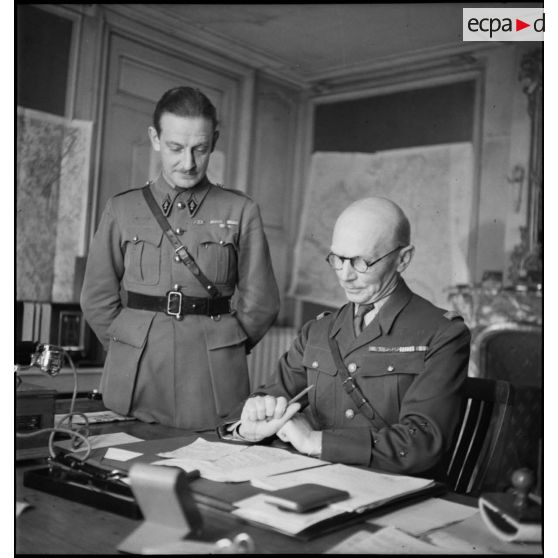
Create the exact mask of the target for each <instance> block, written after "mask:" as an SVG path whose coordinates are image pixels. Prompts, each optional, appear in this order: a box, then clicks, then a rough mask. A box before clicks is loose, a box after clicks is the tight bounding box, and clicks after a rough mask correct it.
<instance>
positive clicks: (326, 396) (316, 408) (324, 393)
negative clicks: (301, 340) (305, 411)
mask: <svg viewBox="0 0 558 558" xmlns="http://www.w3.org/2000/svg"><path fill="white" fill-rule="evenodd" d="M302 364H303V366H304V367H305V368H306V373H307V377H308V385H312V384H313V385H314V389H312V390H310V393H309V394H308V401H309V402H310V408H311V411H312V415H313V418H314V420H316V421H317V423H318V425H319V426H320V427H321V428H326V427H331V426H333V425H334V424H335V421H336V412H337V404H338V399H339V395H338V392H339V388H340V386H341V380H340V379H339V378H336V376H337V368H336V366H335V363H334V362H333V359H332V358H331V354H330V352H329V351H328V350H325V349H322V348H321V347H315V346H312V345H307V346H306V350H305V351H304V355H303V357H302Z"/></svg>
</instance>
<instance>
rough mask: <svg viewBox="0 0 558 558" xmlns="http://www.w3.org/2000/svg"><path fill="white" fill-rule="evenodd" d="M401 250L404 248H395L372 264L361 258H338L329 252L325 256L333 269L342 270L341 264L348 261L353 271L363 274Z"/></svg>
mask: <svg viewBox="0 0 558 558" xmlns="http://www.w3.org/2000/svg"><path fill="white" fill-rule="evenodd" d="M401 248H404V246H397V248H394V249H393V250H391V251H390V252H388V253H387V254H384V255H383V256H382V257H381V258H378V259H377V260H374V261H373V262H369V261H368V260H366V259H365V258H363V257H362V256H353V257H352V258H344V257H343V256H338V255H337V254H334V253H333V252H330V253H329V254H328V255H327V256H326V261H327V263H328V264H329V265H330V266H331V267H332V268H333V269H337V270H340V269H342V268H343V262H344V261H345V260H349V262H350V264H351V267H352V268H353V269H354V270H355V271H358V272H359V273H364V272H365V271H367V270H368V268H369V267H372V266H373V265H374V264H377V263H378V262H379V261H381V260H383V259H384V258H387V257H388V256H389V255H390V254H393V253H394V252H396V251H397V250H401Z"/></svg>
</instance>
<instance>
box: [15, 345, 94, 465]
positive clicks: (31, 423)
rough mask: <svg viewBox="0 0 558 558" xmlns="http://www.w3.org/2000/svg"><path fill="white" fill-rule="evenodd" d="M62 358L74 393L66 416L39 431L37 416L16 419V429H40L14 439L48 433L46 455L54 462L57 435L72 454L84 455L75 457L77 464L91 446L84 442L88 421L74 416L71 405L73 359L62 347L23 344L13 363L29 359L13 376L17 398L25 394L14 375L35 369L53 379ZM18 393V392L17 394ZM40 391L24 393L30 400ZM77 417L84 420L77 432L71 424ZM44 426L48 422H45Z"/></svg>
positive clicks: (21, 416) (84, 457)
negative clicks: (63, 436) (63, 437)
mask: <svg viewBox="0 0 558 558" xmlns="http://www.w3.org/2000/svg"><path fill="white" fill-rule="evenodd" d="M64 358H66V359H67V361H68V363H69V365H70V367H71V369H72V372H73V375H74V390H73V393H72V399H71V403H70V411H69V413H67V414H66V415H64V416H63V417H62V418H61V419H60V420H59V421H58V423H57V424H56V425H55V426H51V424H53V422H54V421H53V417H52V418H50V424H48V425H47V427H46V428H40V426H42V424H41V420H40V418H41V417H40V416H39V419H38V420H37V419H36V415H31V416H29V415H28V416H25V415H18V423H19V426H23V428H26V429H33V428H36V426H37V423H38V425H39V429H38V430H37V429H35V430H33V431H32V432H16V437H17V438H19V439H25V438H31V437H34V436H39V435H43V434H45V433H47V432H50V436H49V439H48V451H49V455H50V457H51V458H55V457H56V453H55V452H54V448H53V442H54V436H55V434H56V433H61V434H66V435H68V436H70V437H71V438H72V449H73V450H74V451H84V454H83V455H81V456H80V455H76V456H75V457H76V458H77V459H79V460H80V461H85V460H86V459H87V458H88V457H89V454H90V453H91V445H90V443H89V441H88V439H87V435H88V434H89V421H88V419H87V417H86V416H85V415H84V414H82V413H75V412H74V405H75V400H76V396H77V371H76V367H75V365H74V362H73V360H72V358H71V357H70V355H69V354H68V353H67V351H66V350H65V349H64V348H63V347H59V346H57V345H50V344H42V343H34V342H24V343H21V344H20V345H19V346H18V347H16V360H26V361H29V359H30V362H29V364H17V363H16V364H15V369H14V372H15V377H16V394H18V393H23V392H24V390H23V387H22V381H21V378H20V377H19V376H18V375H17V373H18V372H19V371H21V370H29V369H30V368H38V369H39V370H40V371H41V372H43V373H44V374H46V375H48V376H56V375H57V374H59V373H60V370H61V368H62V366H63V363H64ZM20 389H21V392H19V391H18V390H20ZM40 391H41V390H27V393H30V394H31V396H33V395H37V394H38V393H39V392H40ZM45 391H48V390H42V393H43V394H44V393H45ZM39 412H40V409H39ZM76 415H79V416H81V417H83V419H84V421H85V425H81V427H77V428H76V425H74V424H73V423H72V419H73V417H74V416H76ZM20 419H22V420H20ZM46 422H48V419H47V421H46ZM64 423H67V426H64ZM83 443H85V448H81V449H78V448H79V446H80V445H81V444H83Z"/></svg>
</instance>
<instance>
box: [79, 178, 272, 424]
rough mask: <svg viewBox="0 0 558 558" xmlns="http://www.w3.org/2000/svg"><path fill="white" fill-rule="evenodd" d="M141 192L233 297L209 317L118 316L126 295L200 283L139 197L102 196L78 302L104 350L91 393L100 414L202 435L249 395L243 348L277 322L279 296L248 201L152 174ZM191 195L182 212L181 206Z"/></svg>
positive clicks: (132, 193)
mask: <svg viewBox="0 0 558 558" xmlns="http://www.w3.org/2000/svg"><path fill="white" fill-rule="evenodd" d="M151 191H152V192H153V195H154V196H155V199H156V200H157V201H158V202H159V203H160V205H161V207H163V208H166V209H167V212H168V216H167V219H168V221H169V223H170V224H171V226H172V228H173V230H175V232H177V235H178V236H179V238H180V240H181V241H182V242H183V244H184V246H185V247H186V248H187V250H188V251H189V253H190V254H191V255H192V257H193V258H194V259H195V260H196V262H197V263H198V265H199V267H200V269H201V270H202V271H203V273H204V274H205V275H206V276H207V278H208V279H209V280H210V281H212V282H213V283H214V284H215V285H216V287H217V288H218V290H219V292H220V294H221V296H231V295H233V294H234V295H235V296H234V299H233V307H234V310H233V312H232V313H231V314H224V315H222V316H221V318H220V319H218V320H217V319H212V318H210V317H208V316H200V315H186V316H185V317H184V319H183V320H182V321H179V320H176V319H175V318H174V317H172V316H167V315H166V314H165V313H163V312H152V311H146V310H136V309H132V308H126V295H125V292H126V291H133V292H137V293H142V294H147V295H156V296H161V295H165V294H166V293H167V292H168V291H169V290H174V289H175V285H179V287H180V288H181V290H182V292H183V293H184V294H185V295H187V296H192V297H207V293H206V292H205V289H204V287H203V286H202V285H201V284H200V283H199V282H198V280H197V279H196V278H195V277H194V275H193V274H192V273H191V272H190V271H189V270H188V268H187V267H186V266H185V265H184V264H183V263H182V262H177V261H175V259H174V255H175V254H174V252H173V247H172V245H171V243H170V242H169V241H168V239H167V238H166V237H165V236H164V235H163V232H162V230H161V228H160V227H159V225H158V224H157V221H156V220H155V218H154V217H153V215H152V213H151V211H150V209H149V207H148V206H147V204H146V202H145V200H144V198H143V194H142V193H141V189H134V190H129V191H127V192H123V193H121V194H118V195H116V196H114V197H112V198H111V199H110V200H109V201H108V203H107V206H106V208H105V210H104V213H103V216H102V218H101V222H100V224H99V228H98V230H97V232H96V234H95V237H94V239H93V243H92V245H91V248H90V252H89V256H88V261H87V267H86V273H85V281H84V285H83V290H82V294H81V305H82V309H83V312H84V314H85V317H86V319H87V321H88V323H89V324H90V326H91V327H92V329H93V330H94V331H95V333H96V335H97V336H98V338H99V339H100V341H101V342H102V343H103V345H104V346H105V348H107V349H108V353H107V357H106V361H105V366H104V371H103V376H102V381H101V390H102V394H103V401H104V403H105V405H106V406H107V407H108V408H109V409H113V410H114V411H117V412H119V413H124V414H128V413H129V414H132V415H134V416H136V417H137V418H139V419H141V420H145V421H155V422H159V423H162V424H166V425H170V426H176V427H182V428H188V429H194V430H204V429H209V428H213V427H214V426H215V425H216V424H217V423H218V421H219V419H220V417H224V416H225V415H227V413H229V412H230V411H231V409H233V408H234V407H235V406H236V405H237V404H238V403H239V402H240V401H242V400H243V399H244V398H245V397H246V396H247V395H248V393H249V380H248V370H247V363H246V350H247V348H248V349H250V348H251V347H253V346H254V345H255V344H256V343H257V342H258V341H259V340H260V339H261V337H262V336H263V335H264V334H265V332H266V331H267V329H268V328H269V327H270V325H271V324H272V322H273V321H274V319H275V318H276V316H277V312H278V309H279V293H278V289H277V284H276V282H275V278H274V275H273V269H272V264H271V258H270V254H269V248H268V244H267V240H266V237H265V234H264V229H263V224H262V221H261V217H260V212H259V209H258V207H257V205H256V204H255V203H254V202H253V201H252V200H251V199H250V198H249V197H248V196H246V195H244V194H242V193H240V192H236V191H231V190H226V189H223V188H221V187H219V186H215V185H213V184H211V183H210V182H209V181H207V180H204V181H203V182H202V183H200V184H199V185H197V186H196V187H195V188H194V189H191V190H179V189H173V188H171V187H170V186H169V185H168V184H167V182H166V181H165V180H164V179H163V178H162V177H159V178H158V179H157V181H156V182H155V183H152V184H151ZM192 191H193V192H194V195H195V199H196V203H197V204H198V209H197V211H196V212H195V214H194V215H193V216H191V215H190V212H189V210H188V205H187V203H188V200H189V198H190V195H191V192H192Z"/></svg>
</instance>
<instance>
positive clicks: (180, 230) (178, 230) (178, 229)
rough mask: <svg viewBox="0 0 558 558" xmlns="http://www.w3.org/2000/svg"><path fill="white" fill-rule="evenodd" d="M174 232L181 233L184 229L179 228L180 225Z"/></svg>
mask: <svg viewBox="0 0 558 558" xmlns="http://www.w3.org/2000/svg"><path fill="white" fill-rule="evenodd" d="M174 232H175V233H176V234H182V233H183V232H184V229H181V228H180V227H178V228H177V229H175V230H174Z"/></svg>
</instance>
